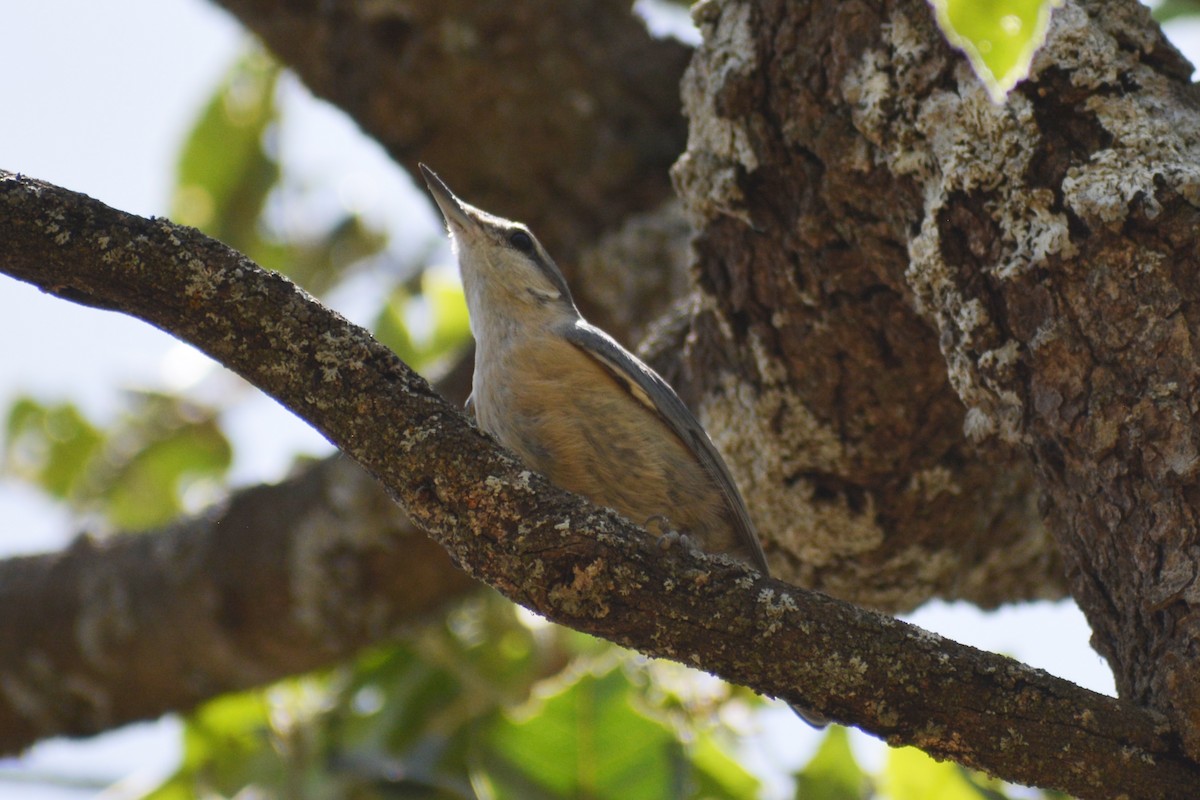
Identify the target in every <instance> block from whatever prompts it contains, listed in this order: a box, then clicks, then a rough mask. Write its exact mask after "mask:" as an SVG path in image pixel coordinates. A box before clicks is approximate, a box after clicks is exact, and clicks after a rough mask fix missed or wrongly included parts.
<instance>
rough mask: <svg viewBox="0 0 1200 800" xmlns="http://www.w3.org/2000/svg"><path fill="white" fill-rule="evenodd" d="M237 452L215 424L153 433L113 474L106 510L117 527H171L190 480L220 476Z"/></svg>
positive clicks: (200, 422)
mask: <svg viewBox="0 0 1200 800" xmlns="http://www.w3.org/2000/svg"><path fill="white" fill-rule="evenodd" d="M232 457H233V452H232V450H231V448H230V445H229V442H228V440H227V439H226V438H225V435H224V433H222V431H221V429H220V428H219V427H218V426H217V424H216V422H215V421H214V420H212V419H206V420H198V421H195V422H184V423H182V424H180V425H178V426H175V427H172V428H170V429H168V430H164V431H152V432H150V437H149V438H148V439H147V440H146V441H145V442H144V444H143V446H142V447H141V448H140V449H139V450H138V451H137V452H136V453H135V454H134V455H133V456H132V457H131V458H129V459H128V461H126V462H125V463H123V464H122V465H121V466H120V467H119V469H117V470H115V471H114V472H113V473H112V474H111V483H110V485H109V487H108V488H107V491H106V510H107V515H108V518H109V519H110V520H111V521H112V522H113V524H115V525H117V526H118V527H120V528H122V529H125V530H144V529H147V528H150V527H154V526H157V525H163V524H165V523H167V522H169V521H170V520H171V519H172V518H173V517H175V516H176V515H177V514H179V512H180V511H182V510H183V505H182V495H183V493H184V491H185V490H186V489H187V486H188V483H189V481H195V480H197V479H200V478H203V477H213V478H215V477H219V476H220V475H222V474H224V472H225V470H226V469H228V468H229V464H230V462H231V461H232Z"/></svg>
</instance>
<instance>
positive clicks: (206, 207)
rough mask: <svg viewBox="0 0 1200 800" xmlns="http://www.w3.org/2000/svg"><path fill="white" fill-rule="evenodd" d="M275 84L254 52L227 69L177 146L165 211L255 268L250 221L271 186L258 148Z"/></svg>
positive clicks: (262, 56)
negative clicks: (171, 189) (234, 251)
mask: <svg viewBox="0 0 1200 800" xmlns="http://www.w3.org/2000/svg"><path fill="white" fill-rule="evenodd" d="M278 76H279V67H278V65H277V64H276V63H275V62H274V61H273V60H272V59H271V58H270V56H268V55H267V54H266V53H265V52H264V51H263V50H262V49H260V48H257V47H256V48H254V49H253V50H252V51H251V52H249V53H247V54H245V55H243V56H242V57H241V58H239V59H238V61H237V62H236V63H235V64H234V65H233V66H232V67H231V68H230V70H229V72H228V74H227V75H226V76H225V78H224V79H223V80H222V81H221V83H220V85H219V86H218V87H217V90H216V91H215V92H214V94H213V96H212V98H211V99H210V100H209V101H208V103H207V105H206V106H205V107H204V109H203V111H201V113H200V116H199V118H198V119H197V121H196V123H195V125H194V126H193V127H192V130H191V132H190V133H189V134H188V137H187V140H186V142H185V143H184V145H183V150H182V152H181V153H180V157H179V163H178V166H177V170H176V171H177V178H176V187H175V195H174V197H173V199H172V203H171V217H172V218H173V219H174V220H175V221H176V222H180V223H182V224H184V225H191V226H193V227H196V228H200V229H201V230H203V231H204V232H205V233H207V234H209V235H210V236H214V237H216V238H217V239H220V240H221V241H223V242H225V243H226V244H228V245H230V246H231V247H234V248H236V249H238V250H241V251H242V252H245V253H246V254H247V255H249V256H250V257H251V258H254V259H255V260H256V261H259V263H263V261H261V260H260V259H261V258H262V256H263V253H262V252H261V250H262V248H261V247H260V238H259V236H258V229H257V228H258V220H259V216H260V215H261V213H262V209H263V206H264V204H265V203H266V199H267V195H268V193H269V192H270V190H271V188H272V187H274V186H275V184H276V183H277V182H278V180H279V165H278V164H277V163H276V162H275V160H274V159H273V158H271V157H270V156H269V155H268V154H267V151H266V148H265V146H264V141H263V140H264V136H265V134H266V132H267V130H268V129H269V127H270V126H271V125H272V124H273V123H274V122H275V120H276V117H277V110H276V107H275V83H276V80H277V78H278Z"/></svg>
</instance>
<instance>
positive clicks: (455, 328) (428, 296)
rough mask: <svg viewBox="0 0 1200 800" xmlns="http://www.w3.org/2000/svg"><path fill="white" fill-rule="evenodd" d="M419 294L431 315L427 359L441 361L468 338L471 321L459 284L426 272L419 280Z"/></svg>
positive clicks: (433, 272)
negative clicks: (431, 323) (426, 303)
mask: <svg viewBox="0 0 1200 800" xmlns="http://www.w3.org/2000/svg"><path fill="white" fill-rule="evenodd" d="M421 293H422V294H423V295H424V297H425V300H426V301H427V302H428V303H429V307H430V310H431V311H432V313H433V332H432V334H431V335H430V337H429V341H428V342H427V343H426V345H425V354H426V358H427V359H430V360H432V359H439V358H444V357H445V356H446V355H448V354H450V353H453V352H454V351H455V350H457V349H458V348H459V347H462V346H463V345H464V344H466V343H467V341H468V340H469V339H470V338H471V319H470V315H469V314H468V313H467V300H466V298H465V297H464V296H463V290H462V284H460V283H459V282H458V281H456V280H453V279H451V278H449V277H448V276H446V275H443V274H441V273H438V272H436V271H434V270H426V271H425V274H424V275H422V276H421Z"/></svg>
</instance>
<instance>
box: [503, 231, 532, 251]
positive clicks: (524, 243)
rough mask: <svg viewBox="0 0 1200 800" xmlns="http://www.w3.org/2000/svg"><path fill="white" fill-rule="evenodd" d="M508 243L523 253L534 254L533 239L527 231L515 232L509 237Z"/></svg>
mask: <svg viewBox="0 0 1200 800" xmlns="http://www.w3.org/2000/svg"><path fill="white" fill-rule="evenodd" d="M508 243H509V244H511V245H512V246H513V247H515V248H517V249H518V250H520V251H521V252H522V253H532V252H533V237H532V236H530V235H529V234H528V233H526V232H525V231H513V232H512V233H510V234H509V235H508Z"/></svg>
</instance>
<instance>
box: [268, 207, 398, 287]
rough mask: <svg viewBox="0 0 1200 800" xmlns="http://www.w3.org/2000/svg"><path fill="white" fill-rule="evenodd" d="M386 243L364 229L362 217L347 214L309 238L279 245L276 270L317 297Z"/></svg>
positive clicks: (378, 236)
mask: <svg viewBox="0 0 1200 800" xmlns="http://www.w3.org/2000/svg"><path fill="white" fill-rule="evenodd" d="M386 244H387V237H386V236H384V235H383V234H382V233H380V232H379V231H376V230H373V229H372V228H370V227H368V226H367V225H366V224H365V223H364V222H363V220H362V217H359V216H357V215H354V214H347V215H346V216H344V217H342V218H341V219H340V220H339V221H338V222H337V223H336V224H335V225H333V227H331V228H330V229H328V230H326V231H321V232H319V235H317V236H315V237H313V238H311V239H308V240H304V241H289V242H287V243H286V244H284V245H282V246H281V247H282V249H281V252H280V254H279V256H278V258H277V260H278V267H277V269H279V271H280V272H283V273H284V274H285V275H287V276H288V277H289V278H291V279H292V280H294V281H296V283H299V284H300V285H301V286H303V287H304V288H306V289H307V290H308V291H310V292H313V293H316V294H320V293H321V292H324V291H325V290H326V289H328V288H329V287H331V286H332V285H334V283H336V281H337V279H338V278H339V277H341V276H342V275H343V274H344V273H345V272H346V270H347V268H348V267H350V266H352V265H354V264H356V263H358V262H359V261H361V260H363V259H365V258H368V257H370V256H373V255H375V254H376V253H378V252H380V250H382V249H383V247H384V245H386Z"/></svg>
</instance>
